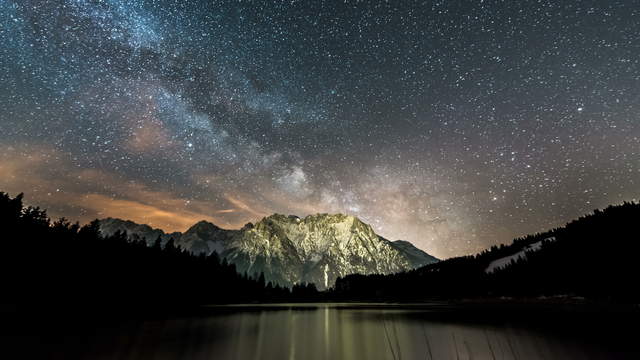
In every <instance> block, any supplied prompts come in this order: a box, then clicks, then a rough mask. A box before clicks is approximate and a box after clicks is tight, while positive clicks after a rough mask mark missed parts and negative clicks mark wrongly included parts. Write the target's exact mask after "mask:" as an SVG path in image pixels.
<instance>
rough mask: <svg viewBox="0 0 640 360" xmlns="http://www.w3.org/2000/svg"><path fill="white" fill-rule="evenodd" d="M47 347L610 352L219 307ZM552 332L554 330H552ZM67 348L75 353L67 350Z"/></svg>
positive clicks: (152, 351) (523, 338)
mask: <svg viewBox="0 0 640 360" xmlns="http://www.w3.org/2000/svg"><path fill="white" fill-rule="evenodd" d="M210 310H211V311H210V312H207V315H203V316H191V317H176V318H169V319H162V320H153V321H150V320H147V321H144V322H138V323H135V324H128V325H126V326H122V327H118V328H112V329H109V330H103V331H100V332H98V333H96V334H85V335H83V336H81V337H79V338H78V337H76V338H75V340H71V338H65V339H66V341H67V343H66V344H51V346H52V353H53V354H56V356H52V357H53V358H61V359H63V358H64V359H66V358H89V359H156V360H162V359H256V360H257V359H304V360H314V359H324V360H328V359H587V358H589V359H599V358H602V359H607V358H622V357H623V356H622V354H614V353H612V352H611V351H612V350H611V349H610V348H607V347H606V346H602V345H597V344H594V343H592V342H590V341H586V340H585V339H580V338H579V337H572V336H565V335H566V334H564V335H563V334H560V335H558V333H555V332H544V331H540V329H537V330H533V329H532V328H528V327H522V326H513V325H511V323H510V322H509V321H507V322H504V321H501V322H497V323H491V322H489V323H487V322H484V323H474V322H465V321H458V320H456V321H453V322H452V321H443V320H442V319H440V318H439V317H437V316H436V317H435V318H434V317H433V316H431V315H433V314H437V313H438V312H439V311H440V310H438V309H437V307H435V308H434V309H429V308H424V307H421V308H412V307H407V306H398V307H394V306H364V305H359V306H353V305H349V306H339V305H337V304H317V305H286V304H285V305H278V306H273V305H269V306H253V305H252V306H221V307H212V308H210ZM550 327H554V326H550ZM72 347H73V350H70V349H71V348H72Z"/></svg>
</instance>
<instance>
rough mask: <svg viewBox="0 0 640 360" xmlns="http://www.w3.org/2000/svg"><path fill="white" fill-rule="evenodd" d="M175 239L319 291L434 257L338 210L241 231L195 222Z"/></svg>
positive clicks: (274, 219)
mask: <svg viewBox="0 0 640 360" xmlns="http://www.w3.org/2000/svg"><path fill="white" fill-rule="evenodd" d="M131 235H132V234H130V236H131ZM137 236H140V237H143V236H144V234H137ZM156 237H157V235H156ZM176 242H177V244H179V245H180V246H181V247H183V248H184V249H186V250H188V251H190V252H193V253H211V252H213V251H215V252H217V253H218V254H220V255H221V256H222V257H224V258H226V259H227V261H229V262H231V263H234V264H235V265H236V268H237V270H238V271H239V272H242V273H244V272H246V273H248V274H251V275H257V274H259V273H264V275H265V279H266V280H267V281H272V282H274V283H278V284H280V285H285V286H291V285H293V284H295V283H304V282H307V283H313V284H315V285H316V287H318V288H319V289H326V288H328V287H331V286H332V285H333V284H334V282H335V280H336V279H337V278H338V277H340V276H344V275H347V274H354V273H358V274H376V273H377V274H388V273H393V272H398V271H404V270H410V269H413V268H415V267H419V266H422V265H426V264H429V263H432V262H435V261H437V259H435V258H434V257H432V256H430V255H428V254H427V253H425V252H423V251H422V250H419V249H417V248H415V247H414V246H413V245H411V244H410V243H408V242H406V241H397V242H391V241H388V240H386V239H384V238H382V237H380V236H378V235H376V233H375V232H374V231H373V229H372V228H371V226H369V225H367V224H365V223H363V222H362V221H360V220H359V219H358V218H356V217H353V216H348V215H342V214H333V215H330V214H317V215H310V216H307V217H305V218H298V217H296V216H285V215H279V214H274V215H271V216H269V217H266V218H263V219H262V220H260V221H259V222H258V223H256V224H255V225H254V224H247V225H245V226H244V227H243V228H242V229H240V230H224V229H220V228H218V227H217V226H215V225H213V224H211V223H208V222H199V223H197V224H196V225H194V226H193V227H191V228H190V229H189V230H187V231H186V232H185V233H184V234H181V236H178V237H177V238H176Z"/></svg>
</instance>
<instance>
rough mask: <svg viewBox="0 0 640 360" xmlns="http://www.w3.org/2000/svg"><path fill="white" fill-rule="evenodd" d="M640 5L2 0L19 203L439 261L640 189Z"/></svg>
mask: <svg viewBox="0 0 640 360" xmlns="http://www.w3.org/2000/svg"><path fill="white" fill-rule="evenodd" d="M639 61H640V2H638V1H544V0H540V1H511V0H509V1H490V0H485V1H481V0H477V1H420V2H416V1H408V0H407V1H389V2H383V1H373V0H372V1H351V0H346V1H344V0H341V1H302V0H300V1H273V2H267V1H238V0H235V1H214V0H208V1H188V0H187V1H178V0H173V1H169V0H167V1H164V0H128V1H125V0H19V1H14V0H0V191H5V192H9V193H10V194H12V195H15V194H16V193H18V192H25V193H26V195H25V196H26V201H27V203H32V204H37V205H40V206H42V207H44V208H47V209H48V211H49V214H50V215H51V216H52V217H58V216H65V217H67V218H69V219H71V220H78V221H81V222H86V221H89V220H91V219H94V218H101V217H107V216H113V217H122V218H127V219H131V220H134V221H137V222H141V223H147V224H150V225H152V226H154V227H159V228H162V229H164V230H166V231H176V230H179V231H183V230H185V229H187V228H188V227H189V226H190V225H191V224H193V223H195V222H197V221H198V220H202V219H204V220H208V221H212V222H214V223H215V224H217V225H219V226H221V227H226V228H239V227H241V226H242V225H243V224H245V223H246V222H250V221H251V222H255V221H257V220H259V219H260V218H261V217H263V216H266V215H269V214H271V213H274V212H277V213H284V214H296V215H299V216H305V215H308V214H314V213H318V212H320V213H323V212H329V213H334V212H343V213H348V214H352V215H356V216H358V217H360V218H361V219H362V220H363V221H365V222H367V223H369V224H371V225H372V226H373V228H374V229H375V230H376V232H378V233H379V234H381V235H383V236H385V237H387V238H389V239H392V240H396V239H405V240H409V241H412V242H413V243H414V244H415V245H417V246H418V247H420V248H422V249H424V250H426V251H428V252H429V253H431V254H433V255H435V256H438V257H443V258H445V257H450V256H455V255H463V254H470V253H474V252H477V251H479V250H482V249H484V248H486V247H488V246H490V245H493V244H498V243H505V242H509V241H511V239H513V238H514V237H516V236H521V235H525V234H527V233H534V232H538V231H543V230H546V229H549V228H551V227H555V226H559V225H562V224H563V223H565V222H566V221H568V220H571V219H573V218H576V217H578V216H580V215H583V214H584V213H587V212H589V211H591V210H593V209H595V208H600V207H604V206H606V205H609V204H614V203H619V202H622V201H623V200H633V199H637V198H638V197H639V196H638V194H639V193H640V119H639V116H640V63H639Z"/></svg>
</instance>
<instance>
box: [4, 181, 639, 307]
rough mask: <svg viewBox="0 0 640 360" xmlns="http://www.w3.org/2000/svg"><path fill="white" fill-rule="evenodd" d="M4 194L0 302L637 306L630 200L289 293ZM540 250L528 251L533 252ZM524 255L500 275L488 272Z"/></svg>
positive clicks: (635, 207)
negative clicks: (401, 267)
mask: <svg viewBox="0 0 640 360" xmlns="http://www.w3.org/2000/svg"><path fill="white" fill-rule="evenodd" d="M22 199H23V195H22V194H19V195H17V196H15V197H13V198H12V197H11V196H9V195H8V194H6V193H2V192H0V229H2V237H1V243H2V251H0V271H2V274H3V280H4V281H3V290H4V291H3V297H2V300H1V301H0V303H3V304H37V303H45V302H46V303H55V304H67V305H87V304H105V303H108V304H110V305H112V306H125V307H126V306H132V307H140V306H143V307H163V306H171V305H175V306H181V305H198V304H215V303H253V302H255V303H264V302H294V301H295V302H307V301H394V302H409V301H411V302H414V301H417V302H419V301H429V300H434V299H439V300H454V299H467V298H477V299H483V298H498V297H508V298H548V297H558V296H563V297H573V298H588V299H593V300H599V301H613V302H637V301H638V300H640V288H638V287H637V285H636V281H637V279H638V275H640V272H639V271H638V266H637V264H636V262H637V258H638V252H639V250H640V236H639V234H640V233H639V231H638V227H637V221H638V220H640V204H637V203H635V202H625V203H623V204H621V205H616V206H609V207H608V208H606V209H604V210H595V211H594V212H593V213H591V214H589V215H586V216H583V217H581V218H579V219H577V220H574V221H572V222H570V223H568V224H566V226H564V227H561V228H556V229H553V230H550V231H548V232H544V233H539V234H535V235H529V236H526V237H523V238H519V239H515V240H514V241H513V243H512V244H510V245H500V246H493V247H491V248H490V249H488V250H485V251H483V252H482V253H479V254H477V255H474V256H462V257H455V258H450V259H447V260H443V261H440V262H437V263H434V264H430V265H427V266H425V267H422V268H419V269H416V270H412V271H409V272H403V273H397V274H392V275H358V274H354V275H348V276H346V277H344V278H340V279H338V280H337V281H336V285H335V287H334V288H332V289H330V290H328V291H326V292H318V291H317V290H316V289H315V287H314V286H313V285H307V284H300V285H296V286H294V287H293V288H292V289H289V288H283V287H280V286H277V285H275V286H274V285H273V284H271V283H265V280H264V276H259V277H257V278H252V277H250V276H247V275H246V274H239V273H238V272H237V271H236V269H235V266H234V265H233V264H229V263H227V261H226V260H225V259H220V257H219V256H218V255H217V254H215V253H213V254H211V255H209V256H204V255H200V256H195V255H192V254H190V253H188V252H186V251H183V250H182V249H180V248H179V247H176V246H175V245H174V242H173V241H169V242H167V243H166V244H165V245H164V246H162V245H161V242H160V240H159V239H158V240H156V241H155V243H154V245H153V246H147V245H146V242H145V241H144V239H141V240H131V239H129V238H128V237H127V234H124V233H120V232H118V233H116V234H114V235H112V236H106V237H104V236H102V235H101V234H100V232H99V230H98V223H97V221H93V222H91V223H89V224H87V225H84V226H80V225H79V224H78V223H71V222H69V221H68V220H66V219H64V218H62V219H58V220H55V221H52V220H51V219H50V218H49V217H48V215H47V213H46V211H45V210H43V209H40V208H38V207H33V206H25V205H24V204H23V200H22ZM533 245H535V246H536V247H535V249H534V250H528V251H526V250H527V249H532V246H533ZM519 251H524V253H525V255H526V256H521V257H516V258H513V259H511V261H510V262H508V263H507V264H505V266H503V267H499V268H496V269H494V270H493V271H487V269H488V268H489V266H490V264H491V263H492V262H495V261H496V260H499V259H501V258H505V257H506V256H509V255H511V254H514V253H517V252H519Z"/></svg>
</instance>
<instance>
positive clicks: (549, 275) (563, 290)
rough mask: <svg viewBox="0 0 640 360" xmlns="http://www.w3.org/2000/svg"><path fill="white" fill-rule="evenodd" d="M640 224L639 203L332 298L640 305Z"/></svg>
mask: <svg viewBox="0 0 640 360" xmlns="http://www.w3.org/2000/svg"><path fill="white" fill-rule="evenodd" d="M638 221H640V204H638V203H635V202H624V203H623V204H621V205H616V206H609V207H607V208H606V209H604V210H595V211H594V212H593V213H591V214H589V215H586V216H583V217H580V218H579V219H577V220H574V221H571V222H569V223H568V224H566V225H565V226H564V227H561V228H556V229H553V230H550V231H548V232H544V233H539V234H535V235H529V236H526V237H523V238H519V239H515V240H514V241H513V243H512V244H510V245H501V246H493V247H491V248H490V249H488V250H485V251H483V252H481V253H479V254H477V255H474V256H463V257H456V258H451V259H447V260H444V261H440V262H438V263H435V264H430V265H427V266H425V267H422V268H420V269H416V270H413V271H410V272H405V273H399V274H393V275H387V276H380V275H370V276H366V275H349V276H347V277H345V278H342V279H338V280H337V282H336V286H335V289H334V290H333V293H332V295H331V296H332V297H333V298H335V299H350V300H354V299H362V300H365V299H372V298H375V299H377V300H381V301H423V300H425V299H434V298H437V299H463V298H496V297H511V298H512V297H519V298H540V299H544V298H550V297H556V298H557V297H565V298H569V297H571V298H586V299H592V300H597V301H607V302H608V301H614V302H637V301H638V300H640V288H638V286H637V285H636V281H637V279H638V276H639V275H640V267H638V264H637V262H638V255H639V250H640V231H639V230H638ZM532 245H537V248H536V249H535V250H533V249H532V250H528V251H525V255H526V256H524V257H517V258H513V259H511V261H510V262H508V263H507V264H506V266H504V267H502V268H498V269H495V270H494V271H487V269H488V268H489V266H490V264H491V263H492V262H493V261H495V260H498V259H501V258H504V257H505V256H508V255H510V254H514V253H517V252H518V251H521V250H523V249H525V250H526V249H528V248H529V247H530V246H532Z"/></svg>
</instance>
